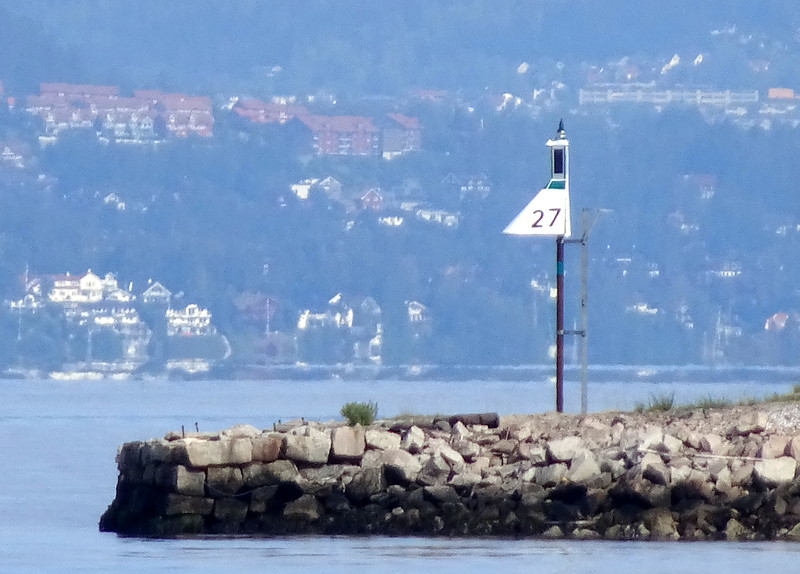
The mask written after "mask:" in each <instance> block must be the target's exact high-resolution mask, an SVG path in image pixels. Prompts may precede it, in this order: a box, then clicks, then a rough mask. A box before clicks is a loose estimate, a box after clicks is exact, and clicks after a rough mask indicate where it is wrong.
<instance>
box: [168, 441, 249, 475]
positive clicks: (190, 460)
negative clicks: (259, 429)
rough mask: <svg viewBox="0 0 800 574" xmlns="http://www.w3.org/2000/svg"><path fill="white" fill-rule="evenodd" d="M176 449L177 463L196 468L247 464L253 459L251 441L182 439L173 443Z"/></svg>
mask: <svg viewBox="0 0 800 574" xmlns="http://www.w3.org/2000/svg"><path fill="white" fill-rule="evenodd" d="M172 444H173V445H174V447H173V448H175V449H176V453H175V455H176V456H175V458H176V460H175V462H178V463H180V464H185V465H186V466H191V467H195V468H204V467H208V466H221V465H227V464H247V463H248V462H250V461H251V460H252V459H253V445H252V443H251V442H250V439H246V438H234V439H220V440H204V439H193V438H187V439H181V440H177V441H174V442H173V443H172Z"/></svg>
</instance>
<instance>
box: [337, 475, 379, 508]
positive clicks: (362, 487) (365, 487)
mask: <svg viewBox="0 0 800 574" xmlns="http://www.w3.org/2000/svg"><path fill="white" fill-rule="evenodd" d="M385 488H386V478H385V477H384V475H383V468H381V467H370V468H364V469H362V470H361V471H360V472H357V473H356V474H355V475H354V476H353V480H351V481H350V483H349V484H348V485H347V486H346V487H345V494H346V495H347V498H349V499H350V500H351V501H352V502H353V503H355V504H362V503H364V502H366V501H367V500H369V497H370V496H372V495H373V494H378V493H379V492H382V491H383V490H384V489H385Z"/></svg>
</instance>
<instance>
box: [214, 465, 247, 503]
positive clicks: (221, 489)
mask: <svg viewBox="0 0 800 574" xmlns="http://www.w3.org/2000/svg"><path fill="white" fill-rule="evenodd" d="M242 486H244V479H243V478H242V471H241V469H239V468H237V467H235V466H212V467H209V468H208V470H207V471H206V487H207V490H208V494H209V495H210V496H213V497H215V498H216V497H221V496H230V495H232V494H236V493H237V492H239V490H241V488H242Z"/></svg>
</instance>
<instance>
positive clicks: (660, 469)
mask: <svg viewBox="0 0 800 574" xmlns="http://www.w3.org/2000/svg"><path fill="white" fill-rule="evenodd" d="M641 466H642V477H643V478H646V479H647V480H649V481H650V482H652V483H653V484H661V485H667V484H669V483H670V472H669V470H670V469H669V467H667V465H666V464H664V461H663V460H661V456H659V455H657V454H653V453H647V454H645V455H644V456H643V457H642V463H641Z"/></svg>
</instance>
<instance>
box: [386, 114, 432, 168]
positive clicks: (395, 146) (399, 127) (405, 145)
mask: <svg viewBox="0 0 800 574" xmlns="http://www.w3.org/2000/svg"><path fill="white" fill-rule="evenodd" d="M380 125H381V128H382V134H383V145H382V155H383V158H384V159H392V158H395V157H398V156H401V155H403V154H405V153H409V152H415V151H419V150H420V149H422V128H421V126H420V123H419V120H418V119H417V118H412V117H409V116H405V115H403V114H388V115H387V116H386V118H385V119H383V120H382V121H381V122H380Z"/></svg>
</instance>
